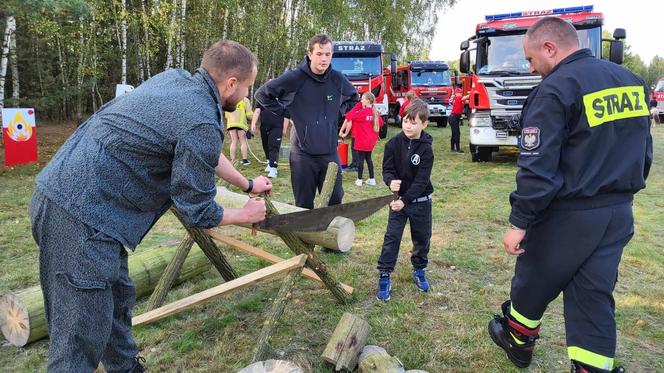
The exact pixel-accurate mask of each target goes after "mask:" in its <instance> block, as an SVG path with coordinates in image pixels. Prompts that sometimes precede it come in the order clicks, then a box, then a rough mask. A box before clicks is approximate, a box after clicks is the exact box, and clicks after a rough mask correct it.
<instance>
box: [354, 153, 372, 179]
mask: <svg viewBox="0 0 664 373" xmlns="http://www.w3.org/2000/svg"><path fill="white" fill-rule="evenodd" d="M357 155H358V159H357V178H358V179H361V178H362V173H363V172H364V161H365V160H366V161H367V168H368V169H369V179H373V178H374V164H373V160H372V159H371V152H363V151H361V150H357Z"/></svg>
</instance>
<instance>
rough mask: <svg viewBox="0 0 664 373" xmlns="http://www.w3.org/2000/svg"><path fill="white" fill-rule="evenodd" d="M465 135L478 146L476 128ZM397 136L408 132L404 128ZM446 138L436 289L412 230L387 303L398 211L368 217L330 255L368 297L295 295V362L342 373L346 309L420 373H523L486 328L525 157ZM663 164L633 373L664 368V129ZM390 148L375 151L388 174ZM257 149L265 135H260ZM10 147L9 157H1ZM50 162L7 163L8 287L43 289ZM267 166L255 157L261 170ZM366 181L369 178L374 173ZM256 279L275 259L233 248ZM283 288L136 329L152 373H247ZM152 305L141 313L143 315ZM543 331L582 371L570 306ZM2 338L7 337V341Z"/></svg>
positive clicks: (627, 339)
mask: <svg viewBox="0 0 664 373" xmlns="http://www.w3.org/2000/svg"><path fill="white" fill-rule="evenodd" d="M461 129H462V142H467V141H466V139H467V131H468V128H467V127H466V126H464V127H462V128H461ZM71 131H72V127H71V126H65V125H57V126H56V125H45V126H41V127H39V133H38V136H39V143H40V159H41V160H42V162H46V161H48V159H49V158H50V157H51V156H52V155H53V153H54V151H55V150H56V149H57V147H58V146H59V144H61V143H62V141H64V138H65V137H66V136H67V135H68V134H69V133H70V132H71ZM389 131H390V132H389V136H390V137H391V136H393V135H394V134H395V133H396V131H397V129H396V128H394V127H390V129H389ZM429 133H431V134H432V135H433V137H434V150H435V156H436V161H435V168H434V172H433V176H432V179H433V180H432V181H433V185H434V188H435V193H434V196H435V199H434V205H433V218H434V232H433V237H432V245H431V252H430V255H429V260H430V265H429V268H428V275H429V277H430V281H431V282H432V286H433V290H432V292H430V293H427V294H424V293H420V292H418V291H417V290H416V288H415V285H414V284H413V283H412V281H411V279H410V272H411V268H410V262H409V260H408V251H409V248H410V245H411V242H410V238H409V237H410V236H409V231H408V230H407V232H406V234H405V235H404V237H405V238H404V242H403V243H402V246H401V247H402V252H401V254H400V258H399V263H398V265H397V269H396V273H395V275H393V287H394V291H393V294H392V300H391V301H390V302H388V303H382V302H378V301H376V299H375V297H374V293H375V290H376V282H377V281H376V280H377V273H376V270H375V267H376V261H377V259H378V256H379V253H380V247H381V244H382V237H383V234H384V231H385V224H386V221H387V209H383V210H381V211H380V212H379V213H377V214H375V215H373V216H372V217H370V218H368V219H366V220H365V221H363V222H361V223H359V224H358V225H357V232H356V242H355V245H354V246H353V249H352V250H351V251H350V252H349V253H348V254H345V255H339V254H327V253H323V254H321V257H322V258H323V260H324V261H325V262H326V263H328V264H329V265H330V266H331V268H332V270H333V271H334V272H335V274H336V275H337V277H338V278H339V279H340V280H341V281H343V282H345V283H347V284H349V285H351V286H353V287H355V289H356V291H355V295H354V302H353V303H352V304H350V305H348V306H340V305H338V304H337V303H336V302H335V300H334V298H333V297H332V296H331V294H330V293H329V292H328V291H326V290H325V289H324V288H322V287H321V286H319V285H318V284H315V283H313V282H311V281H307V280H304V279H301V280H299V281H298V282H297V284H296V286H295V290H294V293H293V300H292V303H291V304H290V305H289V306H288V307H287V309H286V311H285V314H284V316H283V318H282V319H281V323H280V324H279V325H278V328H277V330H276V332H275V334H274V335H273V338H272V340H271V347H272V349H273V350H272V352H273V357H274V358H285V359H292V360H295V361H298V362H300V363H302V364H303V365H305V366H307V367H308V368H310V369H311V371H313V372H331V371H332V369H331V368H330V367H329V366H326V365H325V364H323V362H322V360H321V359H320V358H319V356H320V354H321V353H322V351H323V348H324V347H325V345H326V344H327V341H328V338H329V337H330V335H331V333H332V331H333V330H334V327H335V326H336V324H337V322H338V320H339V318H340V317H341V315H342V314H343V312H352V313H355V314H357V315H360V316H362V317H364V318H366V319H367V320H368V322H369V324H370V326H371V331H370V334H369V344H376V345H380V346H383V347H384V348H386V349H387V351H388V352H389V353H390V354H391V355H393V356H397V357H398V358H399V359H400V360H401V361H402V362H403V364H404V365H405V367H406V368H407V369H423V370H426V371H429V372H431V373H437V372H516V371H518V369H516V368H514V367H513V366H512V364H511V363H510V362H509V361H508V360H507V358H506V357H505V356H504V353H503V352H502V350H500V349H499V348H497V347H496V346H495V345H494V344H493V343H492V342H491V340H490V339H489V338H488V336H487V333H486V325H487V322H488V321H489V319H490V318H491V316H492V315H493V313H494V312H497V310H498V309H499V306H500V304H501V303H502V302H503V301H504V300H505V299H506V298H507V297H508V294H509V281H510V278H511V276H512V271H513V266H514V262H515V259H514V258H513V257H510V256H508V255H507V254H506V253H505V252H504V251H503V249H502V243H501V242H502V234H503V232H504V231H505V229H506V221H507V216H508V214H509V203H508V194H509V192H510V191H512V189H513V188H514V175H515V172H516V167H515V161H516V153H514V152H511V153H501V154H499V155H496V156H495V162H492V163H472V162H470V156H469V154H468V148H467V146H466V147H465V151H466V154H464V155H457V154H454V153H450V152H449V151H448V149H449V138H450V130H449V128H430V129H429ZM653 138H654V143H655V163H654V166H653V169H652V170H651V173H650V179H649V180H648V188H647V189H646V190H644V191H641V192H640V193H639V194H638V195H637V196H636V200H635V203H634V212H635V217H636V234H635V236H634V238H633V239H632V241H631V242H630V244H629V245H628V247H627V248H626V249H625V253H624V255H623V260H622V263H621V265H620V280H619V282H618V284H617V287H616V290H615V298H616V308H617V312H616V318H617V323H618V349H617V360H618V363H619V364H622V365H624V366H625V367H626V368H627V370H628V371H629V372H664V250H663V249H664V244H663V242H664V214H663V213H662V212H663V211H664V210H663V208H664V197H663V196H662V194H663V193H664V163H662V156H661V154H662V153H664V145H663V144H664V127H661V126H660V127H657V128H654V129H653ZM384 144H385V142H384V141H381V142H379V145H378V147H377V149H376V151H375V152H374V159H375V161H376V166H377V175H376V176H377V177H376V178H377V179H378V180H380V179H381V173H380V164H381V162H382V151H383V146H384ZM251 146H252V148H253V149H254V152H255V153H256V154H260V153H262V151H260V141H259V140H258V139H254V140H251ZM3 156H4V155H2V154H0V163H1V162H2V158H1V157H3ZM41 166H43V163H42V164H41V165H32V166H24V167H17V168H7V167H2V166H0V247H1V249H0V267H1V268H2V270H1V271H0V293H5V292H7V291H11V290H17V289H22V288H25V287H28V286H31V285H35V284H38V278H39V276H38V249H37V247H36V245H35V243H34V241H33V240H32V237H31V234H30V223H29V220H28V217H27V209H28V204H29V198H30V194H31V192H32V190H33V183H34V177H35V175H36V174H37V172H38V171H39V169H40V167H41ZM263 168H264V165H260V164H259V163H257V162H255V161H253V163H252V164H251V165H250V166H249V167H247V168H245V170H244V171H245V172H246V174H247V175H249V176H256V175H258V174H260V173H261V172H262V169H263ZM279 172H280V175H279V178H278V179H276V181H275V193H274V194H275V199H278V200H280V201H283V202H288V203H293V196H292V193H291V188H290V177H289V172H288V167H287V165H286V166H282V167H281V168H280V171H279ZM365 177H366V176H365ZM354 178H355V174H346V175H344V187H345V191H346V195H345V200H346V201H352V200H358V199H362V198H367V197H371V196H378V195H383V194H385V193H387V192H388V191H387V188H386V187H384V186H382V185H381V186H378V187H368V186H362V187H357V186H355V185H354V183H353V181H354ZM226 230H227V232H228V234H230V235H232V236H234V237H237V238H239V239H242V240H243V241H245V242H248V243H250V244H252V245H255V246H257V247H260V248H263V249H265V250H268V251H271V252H273V253H275V254H277V255H280V256H282V257H288V256H290V255H292V254H291V253H289V251H288V250H287V248H286V247H285V245H284V244H283V243H282V242H280V240H279V239H278V238H276V237H274V236H270V235H266V234H260V233H259V234H258V235H257V236H256V237H252V236H251V235H250V234H249V231H248V230H245V229H241V228H226ZM182 234H183V228H182V227H180V226H179V225H178V222H177V221H176V219H175V218H174V217H173V216H172V215H170V214H168V215H166V216H164V217H163V218H162V219H161V220H160V221H159V222H158V223H157V225H156V226H155V227H154V229H153V230H152V231H151V232H150V233H149V234H148V235H147V236H146V238H145V239H144V241H143V242H142V243H141V245H140V246H139V248H138V250H157V249H159V248H160V247H168V246H175V245H177V244H178V242H179V240H180V238H181V237H182ZM224 252H225V253H226V255H227V257H229V260H230V261H231V264H232V265H233V266H234V267H235V268H236V270H237V271H238V272H240V273H242V274H245V273H249V272H251V271H254V270H257V269H259V268H261V267H264V266H266V265H267V263H266V262H264V261H262V260H259V259H255V258H253V257H248V256H245V255H244V254H240V253H237V252H234V251H231V250H230V249H224ZM220 282H221V278H220V276H219V275H218V274H217V273H216V272H213V271H211V272H209V273H207V274H206V275H204V276H201V277H199V278H197V279H196V281H191V282H189V283H187V284H185V285H183V286H180V287H178V288H176V289H174V290H173V291H171V294H170V295H169V300H175V299H177V298H180V297H183V296H185V295H189V294H192V293H194V292H198V291H201V290H203V289H206V288H209V287H212V286H214V285H217V284H219V283H220ZM278 288H279V282H272V283H270V284H263V285H259V286H257V287H255V288H253V289H250V290H246V291H243V292H240V293H237V294H235V295H233V296H230V297H226V298H223V299H221V300H218V301H214V302H211V303H208V304H205V305H203V306H199V307H197V308H195V309H194V310H191V311H189V312H185V313H182V314H179V315H177V316H173V317H170V318H167V319H165V320H162V321H160V322H157V323H154V324H152V325H149V326H144V327H139V328H136V329H134V335H135V337H136V339H137V342H138V344H139V346H140V348H141V349H142V354H143V356H145V358H146V360H147V366H148V368H150V371H152V372H160V371H169V372H176V371H187V372H190V371H198V372H233V371H236V370H238V369H240V368H242V367H244V366H246V365H248V364H249V362H250V361H249V360H250V359H251V354H252V350H253V348H254V345H255V342H256V338H257V337H258V335H259V333H260V326H261V325H262V321H263V317H264V313H265V312H266V311H267V310H268V309H269V307H270V305H271V299H272V297H274V296H276V294H277V292H278ZM144 302H145V299H143V300H142V301H140V302H139V304H138V306H137V309H136V310H135V314H139V313H141V312H143V310H144V307H145V303H144ZM541 336H542V337H541V339H540V340H539V341H538V346H537V348H536V351H535V356H534V361H533V364H532V365H531V367H530V368H529V371H531V372H565V371H568V369H569V368H568V360H567V352H566V347H565V333H564V325H563V315H562V301H561V299H560V298H559V299H558V300H556V301H555V302H553V303H552V304H551V306H550V307H549V309H548V311H547V312H546V314H545V316H544V320H543V327H542V331H541ZM0 343H2V342H0ZM46 354H47V341H46V340H43V341H40V342H37V343H34V344H31V345H29V346H26V347H25V348H16V347H12V346H6V345H5V346H2V347H1V348H0V367H2V368H0V371H7V372H29V371H43V370H45V360H46Z"/></svg>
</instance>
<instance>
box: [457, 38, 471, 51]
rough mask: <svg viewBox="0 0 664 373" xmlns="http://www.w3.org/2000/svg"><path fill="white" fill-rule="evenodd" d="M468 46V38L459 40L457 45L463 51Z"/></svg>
mask: <svg viewBox="0 0 664 373" xmlns="http://www.w3.org/2000/svg"><path fill="white" fill-rule="evenodd" d="M468 47H470V43H469V42H468V40H464V41H462V42H461V45H460V46H459V49H461V50H462V51H465V50H466V49H468Z"/></svg>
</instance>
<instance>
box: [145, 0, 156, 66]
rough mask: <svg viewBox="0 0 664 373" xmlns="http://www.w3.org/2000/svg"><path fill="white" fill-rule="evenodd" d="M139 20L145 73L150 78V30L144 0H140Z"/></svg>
mask: <svg viewBox="0 0 664 373" xmlns="http://www.w3.org/2000/svg"><path fill="white" fill-rule="evenodd" d="M157 6H159V2H157ZM141 10H142V13H141V20H142V22H143V46H144V47H143V48H144V51H145V52H144V53H143V54H144V56H143V57H144V58H145V60H144V62H145V73H146V74H147V78H148V79H150V78H151V77H152V73H151V72H150V38H149V36H150V32H149V30H148V14H147V13H146V12H145V0H141Z"/></svg>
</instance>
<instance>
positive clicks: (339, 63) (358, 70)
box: [332, 53, 382, 80]
mask: <svg viewBox="0 0 664 373" xmlns="http://www.w3.org/2000/svg"><path fill="white" fill-rule="evenodd" d="M381 67H382V66H381V60H380V55H376V56H367V55H346V54H337V53H335V54H334V55H333V56H332V68H333V69H335V70H337V71H339V72H341V73H342V74H344V75H346V76H347V77H348V78H349V79H351V80H353V79H366V78H368V76H369V75H371V76H378V75H381V73H382V69H381Z"/></svg>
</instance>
